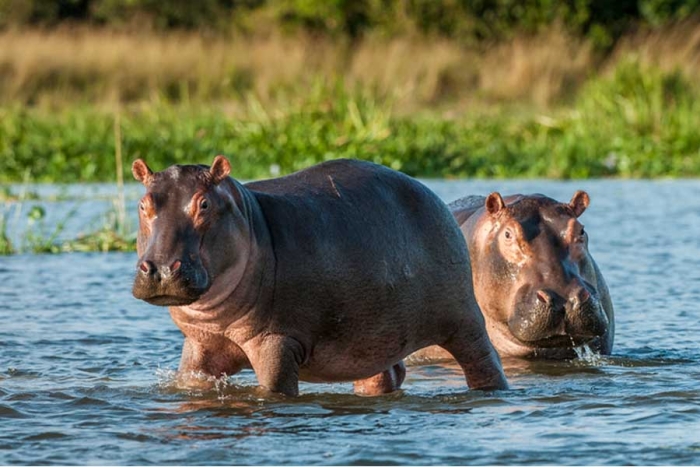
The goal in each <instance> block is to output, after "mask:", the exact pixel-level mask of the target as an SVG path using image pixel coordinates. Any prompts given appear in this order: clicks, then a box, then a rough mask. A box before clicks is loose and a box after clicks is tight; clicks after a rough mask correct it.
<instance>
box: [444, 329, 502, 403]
mask: <svg viewBox="0 0 700 467" xmlns="http://www.w3.org/2000/svg"><path fill="white" fill-rule="evenodd" d="M463 329H464V327H463ZM441 347H442V348H444V349H445V350H447V351H448V352H449V353H450V354H452V356H453V357H454V358H455V360H457V363H459V366H461V367H462V371H464V376H465V378H466V380H467V385H468V386H469V388H470V389H484V390H487V389H508V381H507V380H506V376H505V374H504V373H503V369H502V367H501V360H500V359H499V357H498V354H497V353H496V350H495V349H494V348H493V345H491V341H490V340H489V338H488V335H487V334H486V332H485V331H484V332H483V333H482V334H481V336H480V337H478V338H477V339H474V336H473V335H468V334H467V333H465V332H458V333H456V334H455V335H454V336H453V337H452V338H451V339H450V340H449V341H447V342H446V343H445V344H444V345H441Z"/></svg>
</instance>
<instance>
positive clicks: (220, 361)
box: [180, 337, 248, 378]
mask: <svg viewBox="0 0 700 467" xmlns="http://www.w3.org/2000/svg"><path fill="white" fill-rule="evenodd" d="M247 365H248V359H247V358H246V356H245V354H244V353H243V351H242V350H241V348H240V347H238V346H237V345H236V344H234V343H233V342H231V341H230V340H228V339H226V338H225V337H221V338H217V339H211V340H210V341H208V342H207V344H206V345H204V344H203V343H201V342H199V341H195V340H193V339H191V338H186V339H185V343H184V345H183V347H182V358H181V359H180V374H181V375H187V374H191V373H192V372H202V373H204V374H207V375H210V376H214V377H216V378H219V377H221V376H223V375H233V374H236V373H238V372H239V371H240V370H241V368H243V367H245V366H247Z"/></svg>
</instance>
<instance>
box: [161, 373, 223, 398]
mask: <svg viewBox="0 0 700 467" xmlns="http://www.w3.org/2000/svg"><path fill="white" fill-rule="evenodd" d="M156 378H157V380H158V382H157V386H158V388H159V389H161V390H165V391H171V390H174V391H182V390H185V391H186V392H188V393H190V394H192V395H203V394H205V393H209V392H214V393H215V394H216V398H217V399H219V400H220V401H223V400H225V399H227V398H228V397H229V394H228V393H229V392H230V390H231V389H234V388H235V387H236V385H235V384H233V383H232V382H231V381H230V380H229V376H228V375H227V374H223V375H221V376H220V377H218V378H217V377H215V376H211V375H208V374H206V373H203V372H201V371H188V372H184V373H181V372H179V371H176V370H173V369H170V368H157V369H156Z"/></svg>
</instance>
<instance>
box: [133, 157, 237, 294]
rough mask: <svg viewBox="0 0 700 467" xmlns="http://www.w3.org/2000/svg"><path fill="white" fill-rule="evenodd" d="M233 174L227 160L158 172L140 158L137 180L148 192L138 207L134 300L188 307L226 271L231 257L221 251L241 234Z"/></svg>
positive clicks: (221, 158)
mask: <svg viewBox="0 0 700 467" xmlns="http://www.w3.org/2000/svg"><path fill="white" fill-rule="evenodd" d="M230 170H231V166H230V164H229V162H228V161H227V160H226V159H225V158H224V157H222V156H217V157H216V158H215V159H214V162H213V164H212V165H211V167H207V166H204V165H185V166H181V165H174V166H172V167H170V168H168V169H167V170H164V171H162V172H158V173H153V171H151V169H149V168H148V166H147V165H146V164H145V163H144V162H143V161H142V160H140V159H138V160H136V161H135V162H134V164H133V166H132V171H133V174H134V177H135V178H136V179H137V180H139V181H140V182H141V183H143V184H144V185H145V186H146V188H147V191H146V194H145V195H144V197H143V198H141V201H140V202H139V208H138V209H139V233H138V238H137V245H136V246H137V251H138V255H139V259H138V264H137V268H136V279H135V280H134V287H133V294H134V297H136V298H138V299H141V300H145V301H147V302H148V303H151V304H154V305H162V306H183V305H188V304H191V303H193V302H195V301H197V300H198V299H199V298H200V297H201V296H202V295H203V294H204V293H205V292H207V290H209V288H210V286H211V284H212V280H213V278H214V277H216V276H217V274H219V273H221V272H222V271H223V270H224V269H225V268H226V265H227V262H230V258H229V256H230V255H231V253H230V252H228V253H226V254H225V253H224V252H223V251H221V250H222V247H221V246H220V244H221V243H222V242H221V241H220V239H221V238H222V236H226V235H227V234H231V233H232V232H234V231H235V229H236V225H235V216H232V215H231V213H233V212H234V211H235V208H234V206H233V205H234V200H233V197H232V195H231V190H229V189H227V185H228V184H232V183H233V182H232V180H231V179H230V178H229V177H228V175H229V172H230Z"/></svg>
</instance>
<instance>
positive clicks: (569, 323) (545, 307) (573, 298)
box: [508, 285, 609, 348]
mask: <svg viewBox="0 0 700 467" xmlns="http://www.w3.org/2000/svg"><path fill="white" fill-rule="evenodd" d="M518 296H519V298H516V302H515V305H514V308H513V309H514V312H513V313H512V315H511V316H510V318H509V319H508V327H509V329H510V331H511V332H512V334H513V336H515V337H516V338H517V339H518V340H520V341H521V342H522V343H523V344H527V345H529V346H536V347H546V348H550V347H562V346H571V345H574V346H578V345H582V344H586V343H588V342H590V341H592V340H594V339H596V338H598V337H601V336H603V335H604V334H605V333H606V331H607V329H608V325H609V323H608V318H607V316H606V314H605V311H604V310H603V307H602V305H601V303H600V300H599V299H598V297H597V295H596V293H595V290H594V289H593V288H592V287H589V286H588V285H585V286H583V287H580V288H577V289H576V290H575V291H573V292H572V293H570V294H567V296H566V297H562V296H561V295H559V294H557V293H554V292H552V291H548V290H533V291H527V292H524V293H521V294H518Z"/></svg>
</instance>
